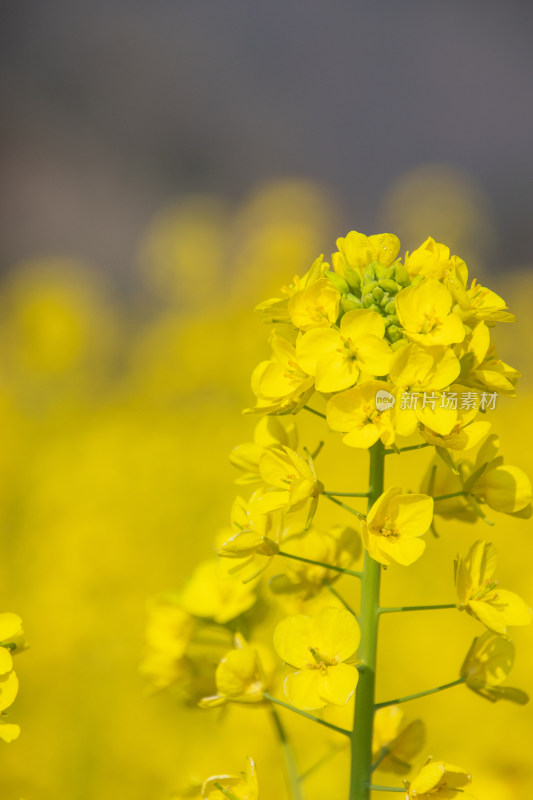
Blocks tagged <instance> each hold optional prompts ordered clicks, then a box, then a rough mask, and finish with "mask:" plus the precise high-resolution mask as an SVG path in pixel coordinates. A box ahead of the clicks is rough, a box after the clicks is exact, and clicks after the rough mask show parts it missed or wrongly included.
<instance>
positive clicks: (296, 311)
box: [289, 278, 341, 331]
mask: <svg viewBox="0 0 533 800" xmlns="http://www.w3.org/2000/svg"><path fill="white" fill-rule="evenodd" d="M340 301H341V293H340V292H339V290H338V289H336V288H335V287H334V286H333V284H332V283H331V281H329V280H328V279H327V278H321V279H320V280H318V281H315V283H312V284H311V285H310V286H308V287H307V288H306V289H304V290H303V291H301V292H296V294H293V296H292V297H291V299H290V301H289V314H290V318H291V322H292V324H293V325H295V326H296V327H297V328H300V330H302V331H307V330H309V329H310V328H317V327H326V328H329V326H330V325H331V324H332V323H334V322H336V321H337V317H338V316H339V306H340Z"/></svg>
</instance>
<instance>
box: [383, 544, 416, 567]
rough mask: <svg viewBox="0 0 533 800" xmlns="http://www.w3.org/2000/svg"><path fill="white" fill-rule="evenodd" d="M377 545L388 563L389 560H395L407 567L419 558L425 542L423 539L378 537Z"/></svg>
mask: <svg viewBox="0 0 533 800" xmlns="http://www.w3.org/2000/svg"><path fill="white" fill-rule="evenodd" d="M378 547H379V549H380V551H381V553H382V555H383V557H384V558H388V559H389V560H388V563H389V564H390V563H391V561H396V563H397V564H402V566H404V567H408V566H409V565H410V564H413V563H414V562H415V561H416V560H417V559H418V558H420V556H421V555H422V553H423V552H424V550H425V548H426V543H425V542H424V540H423V539H402V538H400V539H392V538H391V537H389V538H386V537H380V539H379V543H378ZM382 563H383V562H382Z"/></svg>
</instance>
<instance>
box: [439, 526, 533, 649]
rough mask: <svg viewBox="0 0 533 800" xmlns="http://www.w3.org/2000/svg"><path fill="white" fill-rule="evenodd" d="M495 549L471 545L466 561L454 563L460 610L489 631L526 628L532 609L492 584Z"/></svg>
mask: <svg viewBox="0 0 533 800" xmlns="http://www.w3.org/2000/svg"><path fill="white" fill-rule="evenodd" d="M495 570H496V548H495V547H494V545H493V544H491V543H490V542H485V541H482V540H479V541H477V542H474V544H473V545H472V547H471V548H470V550H469V551H468V554H467V556H466V557H465V558H461V557H460V556H458V557H457V560H456V561H455V583H456V587H457V596H458V598H459V605H458V607H459V609H461V610H462V609H464V610H466V611H468V613H469V614H471V615H472V616H473V617H475V618H476V619H478V620H479V621H480V622H482V623H483V624H484V625H486V626H487V628H489V630H491V631H495V632H496V633H500V634H505V633H507V625H528V624H529V623H530V622H531V614H532V612H531V609H530V608H529V606H528V605H527V603H525V602H524V600H522V598H521V597H518V595H516V594H515V593H514V592H509V591H507V590H506V589H499V588H498V585H497V581H495V580H493V575H494V572H495Z"/></svg>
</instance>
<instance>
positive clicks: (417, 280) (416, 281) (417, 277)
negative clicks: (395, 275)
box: [411, 275, 426, 286]
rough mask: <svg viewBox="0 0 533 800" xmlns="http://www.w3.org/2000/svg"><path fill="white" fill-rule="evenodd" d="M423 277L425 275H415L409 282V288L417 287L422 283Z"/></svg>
mask: <svg viewBox="0 0 533 800" xmlns="http://www.w3.org/2000/svg"><path fill="white" fill-rule="evenodd" d="M425 277H426V276H425V275H415V277H414V278H413V279H412V280H411V286H418V284H419V283H422V281H423V280H424V278H425Z"/></svg>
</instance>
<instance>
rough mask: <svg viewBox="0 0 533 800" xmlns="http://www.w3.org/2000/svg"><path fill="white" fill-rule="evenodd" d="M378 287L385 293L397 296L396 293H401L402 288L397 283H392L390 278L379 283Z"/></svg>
mask: <svg viewBox="0 0 533 800" xmlns="http://www.w3.org/2000/svg"><path fill="white" fill-rule="evenodd" d="M378 286H381V288H382V289H383V290H384V291H385V292H389V294H396V292H399V291H400V287H399V286H398V284H397V283H396V281H391V280H390V279H389V278H383V279H382V280H380V281H379V283H378Z"/></svg>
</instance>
